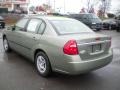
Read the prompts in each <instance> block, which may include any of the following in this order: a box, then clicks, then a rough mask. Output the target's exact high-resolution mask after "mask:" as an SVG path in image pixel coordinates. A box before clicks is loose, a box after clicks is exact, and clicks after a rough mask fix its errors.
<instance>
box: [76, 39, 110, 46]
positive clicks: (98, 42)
mask: <svg viewBox="0 0 120 90" xmlns="http://www.w3.org/2000/svg"><path fill="white" fill-rule="evenodd" d="M110 41H111V40H105V41H96V42H89V43H81V44H77V45H78V46H82V45H93V44H100V43H106V42H110Z"/></svg>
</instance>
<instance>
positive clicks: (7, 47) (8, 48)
mask: <svg viewBox="0 0 120 90" xmlns="http://www.w3.org/2000/svg"><path fill="white" fill-rule="evenodd" d="M3 47H4V50H5V52H10V51H11V48H10V46H9V43H8V40H7V38H6V37H3Z"/></svg>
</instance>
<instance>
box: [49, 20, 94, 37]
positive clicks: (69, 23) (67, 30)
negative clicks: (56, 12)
mask: <svg viewBox="0 0 120 90" xmlns="http://www.w3.org/2000/svg"><path fill="white" fill-rule="evenodd" d="M50 22H51V24H52V26H53V27H54V29H55V30H56V31H57V33H58V34H60V35H63V34H79V33H92V32H93V31H92V30H91V29H90V28H89V27H87V26H86V25H84V24H83V23H81V22H80V21H77V20H51V21H50Z"/></svg>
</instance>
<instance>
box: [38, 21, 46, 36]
mask: <svg viewBox="0 0 120 90" xmlns="http://www.w3.org/2000/svg"><path fill="white" fill-rule="evenodd" d="M45 27H46V24H45V22H42V23H41V25H40V28H39V29H38V33H39V34H41V33H42V32H43V31H44V30H45Z"/></svg>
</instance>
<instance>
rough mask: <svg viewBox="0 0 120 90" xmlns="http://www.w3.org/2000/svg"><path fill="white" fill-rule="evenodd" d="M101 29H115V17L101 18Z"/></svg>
mask: <svg viewBox="0 0 120 90" xmlns="http://www.w3.org/2000/svg"><path fill="white" fill-rule="evenodd" d="M103 29H105V30H115V29H116V21H115V19H106V20H103Z"/></svg>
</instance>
